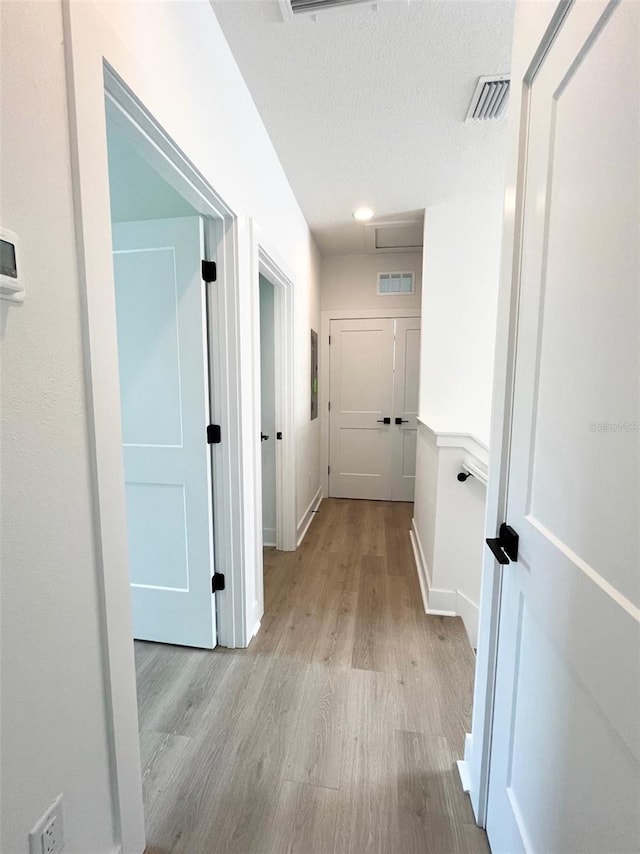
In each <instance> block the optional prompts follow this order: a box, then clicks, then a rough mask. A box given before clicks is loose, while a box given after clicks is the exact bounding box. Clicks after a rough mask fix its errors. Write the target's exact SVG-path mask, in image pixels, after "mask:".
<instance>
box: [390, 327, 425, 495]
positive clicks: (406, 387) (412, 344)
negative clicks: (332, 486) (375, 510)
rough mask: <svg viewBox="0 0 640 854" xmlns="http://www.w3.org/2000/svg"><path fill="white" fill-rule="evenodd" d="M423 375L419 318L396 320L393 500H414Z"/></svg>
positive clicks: (392, 457)
mask: <svg viewBox="0 0 640 854" xmlns="http://www.w3.org/2000/svg"><path fill="white" fill-rule="evenodd" d="M419 377H420V318H419V317H399V318H398V319H397V320H396V321H395V358H394V366H393V418H392V419H391V423H392V433H391V446H392V448H391V500H392V501H413V495H414V491H415V482H416V441H417V433H418V424H417V421H416V419H417V417H418V395H419Z"/></svg>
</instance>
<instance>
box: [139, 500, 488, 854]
mask: <svg viewBox="0 0 640 854" xmlns="http://www.w3.org/2000/svg"><path fill="white" fill-rule="evenodd" d="M411 510H412V505H411V504H390V503H384V502H370V501H352V500H346V499H328V500H327V499H325V500H324V501H323V502H322V504H321V506H320V510H319V512H318V514H317V517H316V519H315V520H314V522H313V524H312V526H311V528H310V530H309V532H308V534H307V536H306V538H305V540H304V542H303V544H302V546H301V547H300V548H299V549H298V551H297V552H276V551H273V550H268V551H266V552H265V614H264V617H263V620H262V627H261V629H260V631H259V633H258V635H257V636H256V638H255V639H254V640H253V642H252V643H251V646H250V648H249V649H248V650H226V649H218V650H215V651H214V652H207V651H201V650H193V649H187V648H180V647H170V646H163V645H158V644H152V643H142V642H139V643H136V669H137V677H138V703H139V714H140V730H141V748H142V763H143V784H144V797H145V816H146V823H147V840H148V843H149V844H148V847H147V854H178V852H180V854H223V852H224V854H231V852H233V854H248V853H249V852H261V854H284V853H285V852H300V854H311V852H317V854H332V852H333V854H365V852H372V854H373V852H376V854H395V852H398V854H413V852H415V854H418V852H420V854H426V852H430V854H480V852H488V850H489V849H488V846H487V843H486V837H485V834H484V832H483V831H481V830H479V829H478V828H477V827H476V826H475V824H474V821H473V816H472V812H471V808H470V805H469V802H468V799H467V797H466V796H465V795H464V794H463V793H462V791H461V788H460V783H459V780H458V777H457V771H456V768H455V760H456V759H458V758H460V757H461V755H462V750H463V739H464V732H465V731H466V730H468V729H469V726H470V720H469V717H470V710H471V695H472V680H473V667H474V656H473V653H472V651H471V649H470V646H469V643H468V641H467V638H466V635H465V632H464V628H463V625H462V622H461V620H460V619H458V618H455V619H454V618H442V617H427V616H426V615H425V614H424V611H423V607H422V600H421V596H420V590H419V587H418V581H417V577H416V572H415V567H414V562H413V556H412V553H411V545H410V541H409V533H408V532H409V526H410V521H411Z"/></svg>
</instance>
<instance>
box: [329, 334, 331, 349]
mask: <svg viewBox="0 0 640 854" xmlns="http://www.w3.org/2000/svg"><path fill="white" fill-rule="evenodd" d="M329 347H331V336H329Z"/></svg>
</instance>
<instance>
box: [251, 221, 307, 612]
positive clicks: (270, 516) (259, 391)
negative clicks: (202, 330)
mask: <svg viewBox="0 0 640 854" xmlns="http://www.w3.org/2000/svg"><path fill="white" fill-rule="evenodd" d="M251 237H252V244H253V258H254V278H253V281H254V287H253V289H252V295H253V308H254V312H253V313H254V319H255V322H254V327H253V330H254V342H255V345H254V378H255V380H254V405H255V412H256V421H257V423H258V424H260V430H259V431H258V433H257V435H256V436H255V444H254V448H255V459H256V466H255V470H256V473H257V474H259V475H260V476H261V481H262V489H261V492H260V494H259V496H258V500H256V502H255V506H256V532H262V536H258V537H257V538H256V545H257V548H256V567H257V570H256V571H257V572H258V573H259V574H260V578H257V579H256V588H257V589H259V590H262V588H263V578H262V549H263V546H267V547H274V548H276V549H278V550H279V551H295V549H296V546H297V538H296V533H297V525H296V480H295V456H296V451H295V413H294V399H293V389H294V386H295V378H294V350H295V333H294V325H293V318H294V309H293V294H294V284H293V277H292V276H291V274H290V273H289V272H288V271H287V268H286V266H285V265H284V264H283V263H282V262H280V261H279V260H276V259H277V255H276V253H275V252H274V251H273V250H272V249H270V248H269V249H267V248H266V246H265V243H264V241H263V238H262V235H261V233H260V230H259V229H258V227H257V226H256V225H255V224H252V227H251ZM267 436H268V438H264V439H263V437H267ZM261 604H262V603H261ZM261 611H262V609H261Z"/></svg>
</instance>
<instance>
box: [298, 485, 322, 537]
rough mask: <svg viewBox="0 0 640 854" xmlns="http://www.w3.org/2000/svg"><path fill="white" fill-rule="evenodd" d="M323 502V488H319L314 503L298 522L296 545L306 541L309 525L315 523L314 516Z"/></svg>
mask: <svg viewBox="0 0 640 854" xmlns="http://www.w3.org/2000/svg"><path fill="white" fill-rule="evenodd" d="M321 501H322V487H319V488H318V491H317V492H316V494H315V495H314V497H313V501H312V502H311V504H310V505H309V506H308V507H307V509H306V511H305V513H304V515H303V517H302V519H301V520H300V521H299V522H298V530H297V536H296V544H297V545H298V546H299V545H300V543H301V542H302V541H303V540H304V538H305V534H306V533H307V531H308V530H309V525H310V524H311V522H312V521H313V514H314V513H315V512H316V510H317V509H318V507H319V506H320V502H321Z"/></svg>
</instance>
